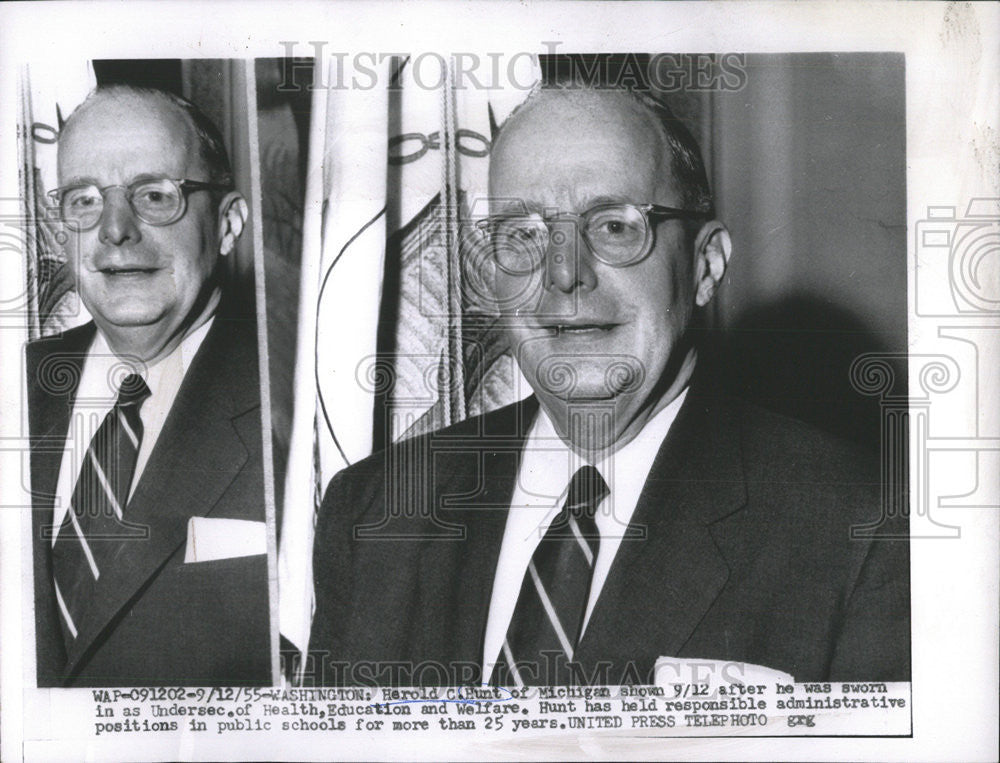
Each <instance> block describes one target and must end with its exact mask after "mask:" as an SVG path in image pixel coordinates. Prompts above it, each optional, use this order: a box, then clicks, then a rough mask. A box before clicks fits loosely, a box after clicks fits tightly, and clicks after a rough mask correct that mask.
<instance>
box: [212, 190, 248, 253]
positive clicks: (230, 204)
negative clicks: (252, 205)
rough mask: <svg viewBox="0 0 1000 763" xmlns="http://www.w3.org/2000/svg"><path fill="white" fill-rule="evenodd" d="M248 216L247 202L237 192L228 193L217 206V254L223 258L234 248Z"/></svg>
mask: <svg viewBox="0 0 1000 763" xmlns="http://www.w3.org/2000/svg"><path fill="white" fill-rule="evenodd" d="M248 214H249V212H248V209H247V201H246V199H244V198H243V196H241V195H240V193H239V191H230V192H229V193H227V194H226V196H225V198H224V199H223V200H222V202H221V203H220V204H219V254H221V255H222V256H223V257H225V256H226V255H227V254H229V253H230V252H231V251H233V249H235V248H236V240H237V239H238V238H239V237H240V234H241V233H242V232H243V224H244V223H245V222H246V221H247V215H248Z"/></svg>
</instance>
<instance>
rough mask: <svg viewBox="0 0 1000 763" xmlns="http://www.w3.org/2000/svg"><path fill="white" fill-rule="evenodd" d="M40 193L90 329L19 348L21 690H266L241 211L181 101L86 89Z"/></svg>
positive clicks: (260, 514) (257, 439)
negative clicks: (29, 610)
mask: <svg viewBox="0 0 1000 763" xmlns="http://www.w3.org/2000/svg"><path fill="white" fill-rule="evenodd" d="M58 173H59V182H60V187H59V188H57V189H55V190H53V191H52V192H50V194H49V198H50V200H51V203H52V205H53V208H54V213H55V214H56V215H58V217H59V219H60V220H61V222H62V224H63V225H64V226H65V232H66V235H67V240H68V241H69V244H68V246H67V250H68V252H69V265H70V267H71V269H72V271H73V274H74V276H75V279H76V287H77V290H78V292H79V295H80V300H81V302H82V303H83V305H84V306H85V307H86V308H87V311H88V312H89V313H90V316H91V317H92V321H90V322H88V323H86V324H85V325H83V326H80V327H78V328H75V329H72V330H70V331H67V332H65V333H64V334H61V335H59V336H55V337H49V338H45V339H41V340H38V341H36V342H32V343H31V344H29V345H28V347H27V360H28V365H27V368H28V389H29V414H30V415H29V418H30V424H31V435H32V463H31V488H32V495H33V504H34V507H33V508H34V511H33V522H32V535H33V538H32V541H33V551H34V591H35V619H36V644H37V650H36V656H37V660H36V665H37V679H38V685H39V686H136V685H138V686H158V685H160V686H162V685H198V684H200V685H221V684H226V685H229V684H263V683H269V682H270V648H269V633H270V629H269V625H268V611H269V610H268V597H267V590H268V584H267V563H266V542H265V538H266V534H265V532H264V526H265V516H264V487H263V468H262V464H263V459H262V449H263V442H262V428H261V410H260V390H259V381H258V380H259V375H258V354H257V340H256V330H255V314H254V313H253V311H252V309H251V310H247V309H246V305H245V304H240V301H239V300H238V299H236V297H235V293H234V292H235V290H234V289H231V288H229V286H228V284H227V279H226V278H225V268H224V258H225V257H227V256H229V255H231V254H232V253H233V252H234V248H235V244H236V240H237V238H238V237H239V235H240V233H241V231H242V229H243V226H244V223H245V220H246V216H247V205H246V202H245V200H244V199H243V197H242V196H241V195H240V194H239V193H238V192H237V191H235V189H234V186H233V180H232V176H231V170H230V165H229V160H228V158H227V156H226V150H225V147H224V144H223V142H222V139H221V136H220V135H219V134H218V131H217V130H216V128H215V127H214V126H213V125H212V124H211V122H210V121H209V120H208V119H207V118H206V117H205V116H204V115H203V114H202V113H201V112H200V111H198V109H196V108H195V107H194V106H193V105H192V104H190V103H188V102H187V101H184V100H183V99H180V98H177V97H176V96H173V95H171V94H168V93H165V92H161V91H156V90H145V89H137V88H130V87H124V86H117V87H109V88H104V89H98V90H96V91H94V93H92V94H91V95H90V96H89V97H88V98H87V100H86V101H84V103H83V104H81V105H80V106H79V107H78V108H77V109H76V111H74V112H73V114H72V115H71V116H70V118H69V119H68V120H67V122H66V124H65V126H64V128H63V130H62V133H61V135H60V139H59V151H58Z"/></svg>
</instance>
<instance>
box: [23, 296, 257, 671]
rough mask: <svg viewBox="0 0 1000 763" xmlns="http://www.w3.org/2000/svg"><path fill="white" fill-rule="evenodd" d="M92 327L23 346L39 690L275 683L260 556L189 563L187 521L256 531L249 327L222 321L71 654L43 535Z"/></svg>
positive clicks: (181, 397) (252, 335)
mask: <svg viewBox="0 0 1000 763" xmlns="http://www.w3.org/2000/svg"><path fill="white" fill-rule="evenodd" d="M94 332H95V327H94V324H93V323H89V324H87V325H85V326H81V327H79V328H77V329H73V330H71V331H67V332H65V333H64V334H62V335H59V336H56V337H53V338H47V339H41V340H38V341H35V342H32V343H30V344H29V345H28V347H27V356H28V388H29V414H30V416H29V418H30V429H31V436H32V459H31V479H32V493H33V504H34V506H33V508H34V511H33V522H32V532H33V548H34V587H35V628H36V643H37V667H38V685H39V686H43V687H45V686H166V685H227V684H269V683H270V682H271V671H270V663H271V659H270V628H269V609H268V581H267V558H266V555H263V554H261V555H257V556H249V557H242V558H234V559H222V560H218V561H207V562H198V563H192V564H184V563H183V562H184V553H185V546H186V540H187V524H188V519H189V518H190V517H201V516H211V517H219V518H230V519H247V520H254V521H260V522H263V521H264V482H263V468H262V465H263V459H262V443H261V411H260V388H259V385H258V378H259V374H258V366H257V340H256V331H255V327H254V321H253V319H250V320H236V319H232V318H229V317H227V316H226V315H225V314H223V313H220V314H218V315H217V316H216V319H215V322H214V323H213V325H212V328H211V329H210V330H209V333H208V335H207V336H206V337H205V340H204V342H203V343H202V346H201V347H200V349H199V351H198V353H197V354H196V356H195V358H194V360H193V362H192V363H191V365H190V367H189V368H188V369H187V373H186V374H185V377H184V381H183V383H182V385H181V388H180V390H179V392H178V394H177V398H176V399H175V401H174V404H173V407H172V408H171V410H170V413H169V415H168V417H167V420H166V422H165V423H164V427H163V430H162V431H161V432H160V436H159V438H158V439H157V441H156V445H155V447H154V448H153V451H152V453H151V454H150V458H149V461H148V462H147V464H146V467H145V469H144V471H143V473H142V475H141V477H140V480H139V482H138V484H137V485H136V486H135V489H134V491H133V494H132V498H131V499H130V501H129V503H128V506H127V507H126V519H127V520H128V521H130V522H133V523H136V524H140V525H146V526H148V528H149V537H148V540H138V541H135V542H129V543H127V544H125V548H124V549H123V551H122V553H121V554H120V556H119V557H118V559H117V560H116V564H115V567H114V569H113V570H112V571H111V572H110V573H107V574H105V575H102V576H101V578H100V580H99V582H98V587H97V593H96V596H97V601H98V602H99V603H98V604H97V605H95V606H93V607H91V608H90V609H89V610H88V612H87V614H86V617H85V619H84V621H83V622H82V624H78V628H79V631H80V633H79V636H78V637H77V639H76V641H75V643H74V645H73V647H72V648H71V650H70V651H69V654H67V653H66V649H65V647H64V644H63V640H62V636H61V633H60V630H59V614H58V611H57V610H56V603H55V600H54V593H53V587H52V578H51V575H52V573H51V548H50V545H51V541H50V540H47V539H45V538H44V533H43V530H44V529H45V528H46V527H49V526H50V525H51V522H52V505H53V498H54V494H55V490H56V481H57V479H58V472H59V465H60V459H61V457H62V449H63V448H64V445H65V438H66V433H67V427H68V425H69V416H70V412H71V410H72V406H73V400H74V397H75V393H76V384H77V383H78V381H79V378H80V371H81V367H82V363H83V361H84V359H85V358H86V355H87V349H88V347H89V346H90V343H91V340H92V339H93V337H94Z"/></svg>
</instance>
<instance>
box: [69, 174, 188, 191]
mask: <svg viewBox="0 0 1000 763" xmlns="http://www.w3.org/2000/svg"><path fill="white" fill-rule="evenodd" d="M164 178H173V175H167V174H164V173H162V172H141V173H139V174H138V175H133V176H132V177H131V178H130V179H129V181H128V182H127V183H110V184H109V185H107V186H102V185H101V183H100V181H99V180H98V179H97V178H95V177H92V176H90V175H83V176H80V177H74V178H70V180H69V181H67V182H66V183H63V184H62V186H60V187H61V188H67V187H69V186H71V185H96V186H97V187H98V188H108V187H111V186H117V185H123V186H125V187H128V186H130V185H132V184H133V183H140V182H142V181H144V180H163V179H164Z"/></svg>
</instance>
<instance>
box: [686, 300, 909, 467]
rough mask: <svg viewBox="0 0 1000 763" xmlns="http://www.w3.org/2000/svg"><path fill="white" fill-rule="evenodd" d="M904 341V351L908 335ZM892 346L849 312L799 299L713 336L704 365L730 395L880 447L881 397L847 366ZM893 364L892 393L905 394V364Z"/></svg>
mask: <svg viewBox="0 0 1000 763" xmlns="http://www.w3.org/2000/svg"><path fill="white" fill-rule="evenodd" d="M902 342H903V345H902V346H904V347H905V337H903V338H902ZM894 344H896V343H894ZM889 349H890V348H888V347H886V346H885V344H884V340H883V341H880V339H879V336H878V335H877V334H876V333H875V332H874V331H872V330H871V329H870V328H869V327H868V326H866V325H865V323H864V322H863V321H861V320H860V319H859V318H857V316H855V315H853V314H852V313H850V312H849V311H846V310H844V309H843V308H840V307H838V306H836V305H831V304H830V303H829V302H827V301H825V300H823V299H822V298H820V297H817V296H814V295H807V294H795V295H792V296H789V297H786V298H783V299H781V300H779V301H776V302H773V303H770V304H766V305H762V306H760V307H758V308H754V309H749V310H747V311H745V312H743V313H741V314H740V315H738V316H737V317H736V319H735V320H734V321H733V323H732V324H731V327H730V328H729V329H728V330H726V331H718V332H714V333H713V332H710V336H709V337H708V342H707V343H706V345H705V350H706V352H705V356H706V357H705V362H706V366H707V368H708V370H709V372H710V373H711V374H712V378H714V379H715V380H716V381H717V382H718V383H719V384H720V386H721V387H722V388H723V389H724V390H726V391H728V392H729V393H731V394H733V395H735V396H738V397H741V398H743V399H745V400H748V401H750V402H753V403H755V404H757V405H760V406H761V407H764V408H768V409H770V410H773V411H777V412H779V413H783V414H785V415H788V416H792V417H794V418H797V419H801V420H803V421H807V422H809V423H811V424H814V425H815V426H818V427H820V428H822V429H824V430H826V431H828V432H832V433H833V434H836V435H838V436H841V437H845V438H848V439H851V440H853V441H855V442H857V443H858V444H859V445H862V446H863V447H868V448H871V449H877V448H878V446H879V438H880V437H881V406H880V403H879V398H878V397H873V396H870V395H865V394H862V393H861V392H860V391H858V390H856V389H855V388H854V386H853V385H852V383H851V378H850V369H851V364H852V363H853V362H854V360H855V359H856V358H857V357H858V356H859V355H862V354H864V353H871V352H887V351H889ZM892 365H893V367H894V370H895V372H896V373H895V388H894V389H893V390H892V393H893V394H900V395H902V394H905V392H906V389H907V383H906V373H907V366H906V363H905V360H895V361H894V362H893V363H892Z"/></svg>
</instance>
